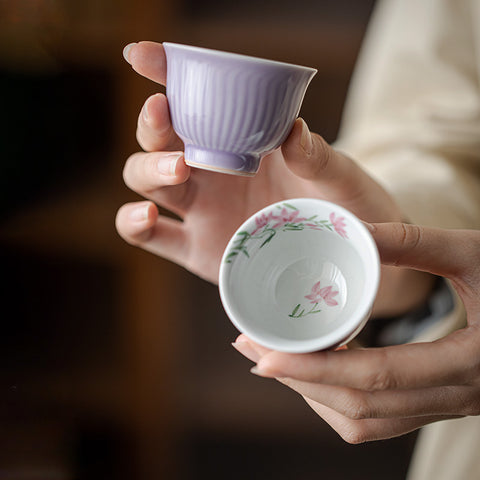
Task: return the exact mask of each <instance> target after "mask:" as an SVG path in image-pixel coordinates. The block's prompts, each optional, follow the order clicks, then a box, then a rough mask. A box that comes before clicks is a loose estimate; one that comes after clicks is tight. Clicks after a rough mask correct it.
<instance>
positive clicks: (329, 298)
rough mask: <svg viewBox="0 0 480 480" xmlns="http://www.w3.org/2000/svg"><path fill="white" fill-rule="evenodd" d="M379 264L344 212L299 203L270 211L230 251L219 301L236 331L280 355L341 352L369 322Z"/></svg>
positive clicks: (366, 237)
mask: <svg viewBox="0 0 480 480" xmlns="http://www.w3.org/2000/svg"><path fill="white" fill-rule="evenodd" d="M378 280H379V260H378V252H377V249H376V246H375V243H374V241H373V239H372V237H371V235H370V234H369V232H368V231H367V229H366V228H365V227H364V225H363V224H362V223H361V222H360V221H359V220H358V219H357V218H356V217H354V216H353V215H352V214H351V213H350V212H348V211H346V210H345V209H343V208H341V207H339V206H337V205H334V204H331V203H329V202H324V201H321V200H310V199H297V200H289V201H288V202H280V203H278V204H275V205H272V206H270V207H267V208H266V209H264V210H262V211H261V212H259V213H258V214H256V215H255V216H253V217H252V218H250V219H249V220H247V222H245V223H244V225H242V227H240V229H239V230H238V231H237V232H236V234H235V235H234V236H233V238H232V239H231V241H230V243H229V244H228V246H227V249H226V250H225V254H224V257H223V261H222V266H221V269H220V295H221V298H222V302H223V304H224V307H225V310H226V311H227V314H228V315H229V317H230V319H231V320H232V322H233V323H234V324H235V325H236V326H237V328H238V329H239V330H240V331H242V332H244V333H246V334H247V335H248V336H250V337H251V338H252V339H253V340H255V341H257V342H259V343H261V344H263V345H264V346H267V347H269V348H273V349H276V350H282V351H291V352H306V351H314V350H320V349H324V348H329V347H332V346H335V345H339V344H341V343H342V342H344V341H346V340H347V339H349V337H351V335H352V334H353V333H354V332H356V331H357V330H358V329H359V328H360V327H361V326H362V325H363V323H364V322H365V320H366V318H367V317H368V314H369V311H370V309H371V305H372V303H373V300H374V298H375V294H376V291H377V287H378Z"/></svg>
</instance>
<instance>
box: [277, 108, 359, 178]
mask: <svg viewBox="0 0 480 480" xmlns="http://www.w3.org/2000/svg"><path fill="white" fill-rule="evenodd" d="M282 153H283V156H284V158H285V163H286V164H287V166H288V168H289V169H290V170H291V171H292V172H293V173H294V174H295V175H297V176H298V177H300V178H304V179H306V180H314V181H321V182H325V183H327V182H328V183H330V184H331V182H332V181H336V180H340V179H342V180H345V176H347V177H349V176H351V175H352V170H355V169H357V168H358V169H359V167H358V166H357V165H356V164H355V163H354V162H353V161H352V160H350V159H349V158H347V157H345V156H344V155H342V154H340V153H338V152H337V151H336V150H334V149H333V148H332V147H331V146H330V145H329V144H328V143H327V142H326V141H325V140H324V139H323V138H322V137H321V136H320V135H317V134H315V133H311V132H310V130H309V129H308V126H307V124H306V123H305V121H304V120H303V119H302V118H298V119H297V120H296V121H295V124H294V126H293V128H292V131H291V132H290V135H289V137H288V138H287V140H286V141H285V142H284V143H283V145H282Z"/></svg>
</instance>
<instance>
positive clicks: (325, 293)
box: [305, 282, 338, 307]
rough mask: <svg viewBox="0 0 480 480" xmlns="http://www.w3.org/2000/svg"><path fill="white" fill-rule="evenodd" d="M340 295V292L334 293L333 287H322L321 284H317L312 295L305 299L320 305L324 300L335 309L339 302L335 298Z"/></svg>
mask: <svg viewBox="0 0 480 480" xmlns="http://www.w3.org/2000/svg"><path fill="white" fill-rule="evenodd" d="M336 295H338V291H334V290H333V287H332V286H331V285H329V286H328V287H320V282H317V283H316V284H315V285H314V286H313V287H312V291H311V293H310V295H305V298H307V299H308V300H310V303H320V302H321V301H322V300H323V301H324V302H325V303H326V304H327V305H328V306H329V307H334V306H335V305H338V302H337V301H336V300H335V299H334V298H333V297H335V296H336Z"/></svg>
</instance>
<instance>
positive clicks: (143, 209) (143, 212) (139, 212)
mask: <svg viewBox="0 0 480 480" xmlns="http://www.w3.org/2000/svg"><path fill="white" fill-rule="evenodd" d="M149 208H150V204H149V203H146V204H145V203H144V204H142V205H138V206H137V207H135V208H134V209H133V210H132V211H131V212H130V219H131V220H133V221H134V222H144V221H145V220H147V218H148V210H149Z"/></svg>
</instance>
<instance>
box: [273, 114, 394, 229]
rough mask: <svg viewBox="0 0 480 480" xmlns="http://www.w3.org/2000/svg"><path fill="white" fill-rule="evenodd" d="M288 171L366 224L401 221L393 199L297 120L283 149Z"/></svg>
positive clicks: (344, 156)
mask: <svg viewBox="0 0 480 480" xmlns="http://www.w3.org/2000/svg"><path fill="white" fill-rule="evenodd" d="M282 154H283V157H284V159H285V164H286V166H287V167H288V168H289V170H290V171H291V172H292V173H293V174H294V175H296V176H297V177H300V178H302V179H305V180H309V181H311V182H313V183H314V184H315V187H316V188H318V191H319V192H321V194H322V197H323V198H327V199H328V200H330V201H332V202H335V203H338V204H340V205H342V206H344V207H345V208H348V209H349V210H351V211H352V212H353V213H355V214H356V215H357V216H359V217H360V218H362V219H364V220H367V221H375V222H382V221H383V222H385V221H392V220H397V219H398V220H400V218H401V215H400V212H399V211H398V207H397V206H396V205H395V203H394V201H393V199H392V198H391V197H390V196H389V195H388V194H387V193H386V192H385V190H384V189H383V188H382V187H381V186H380V185H379V184H378V183H377V182H376V181H375V180H373V179H372V178H371V177H370V176H369V175H368V174H367V173H366V172H365V171H364V170H362V168H360V166H359V165H358V164H357V163H356V162H354V161H353V160H352V159H350V158H349V157H347V156H346V155H343V154H342V153H340V152H337V151H336V150H335V149H333V148H332V147H331V146H330V145H329V144H328V143H327V142H325V140H324V139H323V138H322V137H321V136H320V135H317V134H315V133H311V132H310V131H309V129H308V127H307V124H306V123H305V122H304V120H303V119H301V118H298V119H297V120H296V122H295V124H294V126H293V129H292V131H291V132H290V135H289V137H288V138H287V140H286V141H285V142H284V143H283V145H282Z"/></svg>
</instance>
